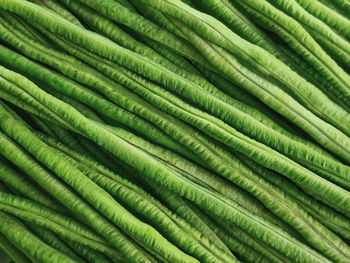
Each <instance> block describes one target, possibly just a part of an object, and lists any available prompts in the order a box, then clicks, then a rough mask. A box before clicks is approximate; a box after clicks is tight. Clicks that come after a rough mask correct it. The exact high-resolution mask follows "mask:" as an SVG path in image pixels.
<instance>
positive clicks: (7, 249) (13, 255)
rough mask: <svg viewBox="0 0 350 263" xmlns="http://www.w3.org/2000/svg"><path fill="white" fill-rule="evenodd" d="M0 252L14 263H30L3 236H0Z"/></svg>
mask: <svg viewBox="0 0 350 263" xmlns="http://www.w3.org/2000/svg"><path fill="white" fill-rule="evenodd" d="M0 250H1V251H2V252H3V253H5V255H7V256H8V257H9V258H10V259H11V260H12V261H13V262H15V263H31V261H30V260H29V259H28V258H27V257H26V256H25V255H24V254H23V253H22V252H21V251H20V250H18V249H17V248H16V247H15V246H13V245H12V244H11V242H10V241H8V240H7V239H6V238H5V237H4V236H3V235H0Z"/></svg>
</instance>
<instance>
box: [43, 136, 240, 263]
mask: <svg viewBox="0 0 350 263" xmlns="http://www.w3.org/2000/svg"><path fill="white" fill-rule="evenodd" d="M124 139H125V137H124ZM46 141H47V139H46ZM50 142H51V143H52V144H53V145H55V146H56V147H57V148H59V149H60V150H64V151H65V152H69V153H70V154H73V155H74V156H77V155H78V154H77V153H72V151H69V148H65V147H63V146H62V145H58V144H57V142H53V141H52V140H50ZM62 156H65V158H67V159H68V160H69V161H70V162H71V163H72V164H73V165H74V166H75V167H77V168H78V169H79V170H81V171H82V172H83V173H84V174H86V176H88V177H89V178H90V179H91V180H93V181H94V182H96V183H97V184H98V185H100V186H101V187H102V188H104V189H106V191H108V192H109V193H110V194H111V195H112V196H114V197H115V198H116V199H117V200H118V201H119V202H121V203H123V204H125V205H126V206H127V207H128V208H129V209H130V210H132V211H134V212H135V213H136V214H138V215H140V216H141V217H142V218H143V219H145V220H147V222H150V223H151V224H152V225H153V226H154V227H156V228H158V229H159V230H160V231H161V233H162V234H163V235H164V236H165V237H167V238H168V239H169V240H170V241H171V242H172V243H174V244H176V245H177V246H178V247H180V248H181V249H182V250H183V251H185V252H187V253H189V254H190V255H193V256H194V257H196V258H198V259H199V260H201V262H202V261H203V262H207V261H211V260H214V261H215V260H224V261H227V262H230V261H232V260H234V257H232V256H230V254H229V255H227V254H226V253H223V252H224V251H222V250H221V249H218V248H217V247H216V246H214V245H213V244H212V242H211V241H210V240H206V239H205V238H201V234H200V233H199V232H196V230H194V229H191V227H189V226H188V224H187V223H186V222H185V221H183V220H181V218H177V217H176V216H174V215H172V214H171V212H170V211H168V209H166V207H164V206H163V205H162V204H161V203H160V202H158V201H157V200H156V199H154V198H153V197H152V196H150V195H149V194H147V193H146V192H145V191H144V190H143V189H141V188H139V187H137V186H136V185H134V184H132V183H130V182H128V181H126V180H123V179H122V178H121V177H119V176H118V175H116V174H114V173H112V172H110V171H108V170H106V169H105V168H104V167H103V166H100V165H98V164H97V163H95V162H93V161H92V160H89V159H87V158H85V157H84V156H79V155H78V156H79V158H78V160H75V159H73V158H71V157H68V156H66V155H64V154H63V155H62ZM82 160H83V162H84V163H88V165H85V164H82V163H81V161H82ZM102 171H103V172H102ZM136 204H138V205H136ZM150 214H152V215H151V216H150ZM187 233H191V235H187ZM206 250H208V251H206ZM209 251H210V252H211V253H212V255H211V254H210V253H208V252H209Z"/></svg>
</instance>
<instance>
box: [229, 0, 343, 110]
mask: <svg viewBox="0 0 350 263" xmlns="http://www.w3.org/2000/svg"><path fill="white" fill-rule="evenodd" d="M235 2H236V3H237V4H238V5H239V6H241V7H242V8H243V9H244V10H246V11H247V12H248V13H249V14H251V15H252V16H253V17H254V18H255V19H259V20H260V21H263V23H261V25H262V26H263V27H265V28H267V29H269V30H271V31H273V32H275V33H276V34H278V35H279V36H280V37H281V38H282V39H283V40H284V41H286V42H287V43H288V44H289V45H290V47H291V48H293V49H294V51H295V52H296V53H298V54H300V55H301V56H302V57H303V58H305V59H306V60H307V61H309V63H310V65H313V66H314V67H315V69H316V70H318V71H319V72H320V73H322V75H323V77H324V78H326V79H328V80H329V83H330V85H329V92H332V93H334V94H336V96H337V98H338V99H339V100H342V101H343V102H344V103H345V104H347V105H348V104H349V102H348V97H349V96H348V95H349V87H348V84H347V83H349V82H348V81H347V79H348V75H347V74H346V73H345V72H344V71H343V70H342V69H341V68H340V67H339V66H338V65H337V64H336V63H335V61H334V60H332V59H331V58H330V57H329V56H328V54H327V53H326V52H325V51H324V50H323V49H322V48H321V47H320V46H319V45H318V43H317V42H316V41H315V40H314V39H313V38H312V37H311V36H310V35H309V34H308V32H307V31H306V29H304V28H303V27H302V26H301V25H300V24H299V23H298V22H297V21H295V20H294V19H293V18H291V17H290V16H288V15H287V14H284V13H283V12H282V11H280V10H278V9H277V8H275V7H274V6H272V5H271V4H269V3H268V2H267V1H255V0H249V1H240V0H235Z"/></svg>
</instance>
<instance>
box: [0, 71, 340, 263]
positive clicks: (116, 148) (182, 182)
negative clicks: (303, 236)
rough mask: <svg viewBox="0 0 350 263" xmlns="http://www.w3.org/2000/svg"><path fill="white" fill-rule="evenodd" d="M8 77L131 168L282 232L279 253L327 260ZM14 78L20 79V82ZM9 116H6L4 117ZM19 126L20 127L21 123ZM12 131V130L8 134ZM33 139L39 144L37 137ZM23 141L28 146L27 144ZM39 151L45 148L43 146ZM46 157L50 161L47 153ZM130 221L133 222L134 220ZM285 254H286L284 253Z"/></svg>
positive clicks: (223, 211) (236, 218)
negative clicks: (65, 117) (286, 248)
mask: <svg viewBox="0 0 350 263" xmlns="http://www.w3.org/2000/svg"><path fill="white" fill-rule="evenodd" d="M7 77H8V78H11V79H12V80H13V81H15V80H16V83H17V82H19V83H21V86H22V88H25V89H26V90H28V91H29V90H30V91H31V92H33V93H34V94H35V97H36V98H37V99H39V98H40V97H41V98H44V99H43V100H42V102H43V103H45V104H46V106H49V107H50V108H52V109H55V112H57V113H58V114H60V116H67V120H69V122H70V123H71V124H74V126H75V127H76V128H77V129H78V130H79V131H80V132H82V133H84V134H86V135H88V136H90V137H91V139H93V140H94V141H95V142H96V143H98V144H99V145H101V146H102V147H104V148H105V149H107V150H108V151H110V152H111V153H113V154H114V155H116V156H117V157H119V158H121V159H122V160H124V161H125V162H127V163H128V164H129V165H131V166H134V167H135V168H136V169H137V170H139V171H142V172H143V173H144V174H145V175H147V176H149V178H150V179H152V180H155V181H157V182H159V183H162V184H163V185H165V186H167V187H168V188H169V189H171V190H174V191H176V192H177V193H179V194H180V195H185V196H186V198H189V199H190V200H193V201H195V202H196V203H197V204H198V205H200V206H205V207H206V209H209V210H210V211H211V212H212V213H214V214H218V215H220V216H221V217H224V218H227V220H229V221H232V222H234V223H235V224H237V225H239V226H240V227H242V228H244V229H245V230H247V231H250V232H251V233H254V235H255V236H256V237H257V238H260V239H263V240H266V239H265V238H267V237H268V236H269V235H273V236H274V237H275V238H276V233H278V239H275V238H274V239H269V241H268V242H269V244H270V245H271V246H272V247H274V248H276V249H277V250H278V251H281V252H282V251H284V249H283V247H284V244H285V242H287V243H288V255H289V256H290V257H299V256H301V257H303V258H307V259H311V260H314V261H316V262H318V261H327V260H326V259H325V258H324V257H323V256H321V255H320V254H318V253H317V252H315V251H314V250H312V249H310V248H308V247H307V246H305V245H303V244H302V243H300V242H299V241H297V240H295V239H294V238H293V237H291V236H289V235H288V234H287V233H286V232H284V231H282V230H281V229H278V230H277V229H276V227H275V226H274V225H272V224H270V223H269V222H267V221H265V220H262V219H258V220H257V219H256V218H254V216H253V217H252V215H250V213H249V212H248V211H246V210H245V209H244V208H243V207H240V206H239V205H237V204H234V203H230V204H228V203H225V202H223V201H222V200H220V199H217V197H215V196H214V195H212V194H210V191H209V192H208V190H206V189H203V188H202V187H200V186H198V185H194V184H193V183H191V182H189V181H188V180H186V179H185V178H183V176H181V175H180V174H178V173H176V172H175V171H171V170H169V168H167V167H166V166H164V165H163V164H162V163H160V162H159V161H157V160H156V159H154V158H152V157H151V156H149V154H147V153H145V152H143V151H142V150H141V149H138V148H135V147H134V146H132V145H130V144H128V143H126V142H125V141H124V140H122V139H121V138H118V137H117V136H115V135H114V134H112V133H110V132H109V131H107V130H105V129H103V128H102V127H101V126H99V125H97V124H96V123H95V122H93V121H91V120H90V121H89V120H88V119H86V118H84V116H82V115H81V114H79V112H77V111H76V110H74V108H72V107H70V106H69V105H66V104H64V103H62V102H60V101H59V100H57V99H54V98H53V97H51V96H50V95H48V94H46V93H43V91H41V90H40V89H38V88H37V87H36V86H35V85H34V84H33V83H31V82H29V81H28V80H26V79H24V78H23V77H21V76H20V75H18V74H14V73H11V72H7ZM12 77H16V79H14V78H12ZM19 83H18V84H19ZM43 96H44V97H43ZM68 116H69V118H68ZM5 117H6V114H5V116H3V117H2V118H5ZM12 121H13V120H11V119H7V117H6V118H5V120H4V121H1V122H0V124H1V125H2V128H3V129H4V128H5V129H10V130H11V129H14V130H16V133H15V134H13V133H12V132H11V134H13V135H18V134H19V131H24V132H25V133H26V134H27V131H25V130H22V128H23V129H24V127H21V129H20V130H19V129H16V126H17V125H12V124H11V125H7V124H9V122H12ZM17 124H18V125H19V123H17ZM10 130H8V132H9V131H10ZM102 135H103V136H102ZM21 138H23V137H21V136H19V137H18V138H17V139H21ZM32 139H34V141H36V140H35V138H34V137H33V138H32ZM22 142H23V143H26V142H25V141H22ZM31 142H32V141H31ZM37 142H38V144H34V145H31V147H33V146H34V147H37V146H39V145H41V146H43V145H42V143H39V141H37ZM39 148H40V149H42V148H41V147H39ZM44 148H46V147H44ZM33 151H34V149H31V152H33ZM45 158H47V155H46V154H45ZM50 158H52V155H50ZM68 167H69V166H68ZM56 168H57V166H56ZM65 168H67V166H64V167H63V168H62V170H60V171H59V172H60V173H63V172H64V171H65ZM155 168H156V169H155ZM69 179H70V180H73V181H74V180H76V177H75V176H73V177H71V176H70V177H69ZM79 185H81V180H79ZM89 193H91V191H89ZM113 203H115V202H113ZM338 203H339V202H338ZM95 221H96V218H95ZM128 222H129V223H130V221H128ZM251 224H253V225H254V228H256V227H263V229H264V230H263V231H253V228H251V226H252V225H251ZM129 225H130V224H129ZM249 229H250V230H249ZM283 253H286V252H285V251H284V252H283Z"/></svg>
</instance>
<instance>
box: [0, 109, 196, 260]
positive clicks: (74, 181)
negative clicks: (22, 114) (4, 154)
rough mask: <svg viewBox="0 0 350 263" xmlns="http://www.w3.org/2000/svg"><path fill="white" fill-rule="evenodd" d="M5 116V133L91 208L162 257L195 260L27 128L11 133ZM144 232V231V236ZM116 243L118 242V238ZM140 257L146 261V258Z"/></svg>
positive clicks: (14, 126) (3, 125) (3, 124)
mask: <svg viewBox="0 0 350 263" xmlns="http://www.w3.org/2000/svg"><path fill="white" fill-rule="evenodd" d="M7 115H8V114H6V112H5V113H4V114H3V115H2V118H3V121H2V123H1V128H2V129H3V130H6V132H7V133H8V134H10V135H11V136H12V137H14V138H15V140H17V141H19V143H20V144H21V145H22V146H23V147H24V148H25V149H26V150H28V151H29V152H30V153H31V154H33V155H34V156H35V157H36V158H37V159H39V160H40V162H42V163H43V164H45V166H47V167H48V168H49V169H51V170H52V171H53V172H54V173H55V174H56V175H57V176H59V177H60V178H61V179H62V180H64V181H65V182H66V183H67V184H68V185H70V186H71V187H72V188H73V189H74V190H76V191H77V192H78V193H79V194H80V195H81V196H82V197H83V198H84V199H86V200H87V201H88V202H89V203H90V204H91V205H92V206H93V207H95V208H96V209H98V210H99V211H100V212H101V213H103V214H104V215H105V216H106V217H107V218H109V219H110V220H112V222H113V223H114V224H115V225H116V226H118V227H120V228H121V229H122V230H123V231H125V232H127V233H128V234H129V235H130V236H132V237H133V238H134V239H136V240H138V241H139V242H141V243H142V244H143V245H144V246H149V248H150V249H152V250H154V251H156V252H157V253H159V254H160V255H163V256H164V257H165V258H169V259H171V260H174V262H196V260H195V259H194V258H192V257H190V256H188V255H186V254H184V253H183V252H182V251H180V250H179V249H177V248H176V247H175V246H173V245H172V244H171V243H170V242H168V241H167V240H166V239H165V238H164V237H162V236H161V235H160V234H159V233H158V232H157V231H156V230H155V229H154V228H152V227H151V226H149V225H148V224H145V223H143V222H142V221H140V220H138V219H137V218H136V217H134V216H133V215H132V214H131V213H130V212H128V211H127V210H126V209H125V208H124V207H123V206H121V205H120V204H119V203H118V202H116V201H115V200H114V199H113V198H112V196H111V195H109V194H108V193H107V192H106V191H104V190H103V189H101V188H100V187H98V186H97V185H96V184H95V183H93V182H92V181H91V180H90V179H88V178H86V177H85V176H84V175H83V174H82V173H81V172H80V171H79V170H78V169H76V168H74V167H73V166H72V165H70V164H69V162H68V161H66V160H65V159H63V158H61V157H60V155H58V154H57V153H56V152H55V151H54V150H53V149H52V148H50V147H49V146H47V145H46V144H45V143H44V142H42V141H41V140H40V139H38V138H37V137H36V136H35V135H34V134H33V133H31V132H30V131H29V130H28V129H26V128H25V127H23V126H22V127H21V126H18V127H17V129H16V133H13V132H14V130H13V129H15V128H16V126H17V125H16V122H14V123H13V119H11V118H9V116H7ZM10 123H12V124H10ZM17 124H19V123H17ZM8 125H11V126H12V127H8ZM7 128H10V129H7ZM22 136H24V137H22ZM45 151H47V152H45ZM49 153H51V154H49ZM82 186H83V187H82ZM91 192H94V195H91ZM95 221H96V220H95ZM105 231H110V229H108V230H107V229H106V230H105ZM145 233H147V235H146V236H145ZM118 241H119V240H118ZM118 243H119V244H120V241H119V242H118ZM114 244H115V243H114ZM119 244H115V245H116V246H117V247H118V246H119V247H118V248H119V249H124V248H123V247H122V246H120V245H119ZM123 252H124V251H123ZM124 253H125V252H124ZM134 253H135V252H134ZM125 256H127V257H130V260H134V261H138V260H139V259H138V257H140V255H137V257H135V255H134V254H131V255H130V254H127V253H125ZM143 260H145V258H144V259H143ZM186 260H187V261H186Z"/></svg>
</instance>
